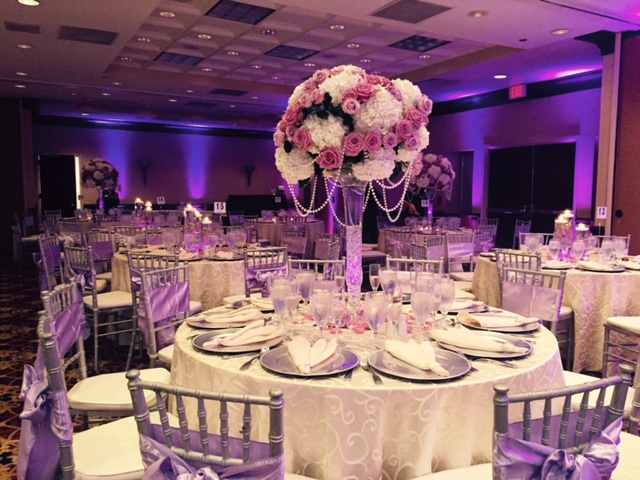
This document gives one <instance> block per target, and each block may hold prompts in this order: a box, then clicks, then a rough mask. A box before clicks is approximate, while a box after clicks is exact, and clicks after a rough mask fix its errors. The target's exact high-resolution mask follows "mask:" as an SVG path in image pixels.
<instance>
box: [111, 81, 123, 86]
mask: <svg viewBox="0 0 640 480" xmlns="http://www.w3.org/2000/svg"><path fill="white" fill-rule="evenodd" d="M111 85H115V86H116V87H119V86H120V85H122V82H111Z"/></svg>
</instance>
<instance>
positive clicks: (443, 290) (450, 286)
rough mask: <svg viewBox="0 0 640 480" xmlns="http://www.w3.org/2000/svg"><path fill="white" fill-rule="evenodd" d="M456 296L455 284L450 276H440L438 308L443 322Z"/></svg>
mask: <svg viewBox="0 0 640 480" xmlns="http://www.w3.org/2000/svg"><path fill="white" fill-rule="evenodd" d="M455 297H456V284H455V282H454V281H453V279H452V278H449V277H442V280H441V282H440V305H439V307H438V310H440V313H441V314H442V318H441V320H442V322H443V323H445V320H446V318H447V315H448V314H449V310H451V306H452V305H453V301H454V299H455Z"/></svg>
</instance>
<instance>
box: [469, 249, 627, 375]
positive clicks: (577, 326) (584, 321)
mask: <svg viewBox="0 0 640 480" xmlns="http://www.w3.org/2000/svg"><path fill="white" fill-rule="evenodd" d="M471 291H472V292H473V294H474V295H475V296H476V298H477V299H478V300H480V301H483V302H485V303H486V304H487V305H490V306H492V307H500V280H499V278H498V268H497V265H496V263H495V262H492V261H491V260H489V259H487V258H482V257H479V258H478V262H477V263H476V269H475V271H474V274H473V286H472V289H471ZM638 291H640V272H638V271H630V270H627V271H625V272H622V273H607V272H587V271H583V270H577V269H570V270H567V276H566V280H565V283H564V297H563V300H562V303H563V304H564V305H568V306H569V307H571V308H572V309H573V316H574V333H575V340H574V356H573V371H574V372H580V371H582V370H586V371H591V372H598V371H600V370H602V353H603V348H604V322H605V320H606V319H607V317H611V316H638V315H640V296H638V294H637V293H638Z"/></svg>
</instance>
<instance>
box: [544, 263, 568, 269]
mask: <svg viewBox="0 0 640 480" xmlns="http://www.w3.org/2000/svg"><path fill="white" fill-rule="evenodd" d="M571 267H572V265H571V264H570V263H567V264H566V265H556V266H554V265H553V264H551V266H548V265H545V264H543V265H542V269H543V270H569V269H570V268H571Z"/></svg>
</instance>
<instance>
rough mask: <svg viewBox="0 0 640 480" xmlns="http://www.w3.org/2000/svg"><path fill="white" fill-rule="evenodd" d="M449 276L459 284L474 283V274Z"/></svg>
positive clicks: (466, 273) (460, 273) (452, 274)
mask: <svg viewBox="0 0 640 480" xmlns="http://www.w3.org/2000/svg"><path fill="white" fill-rule="evenodd" d="M449 276H450V277H451V278H453V279H454V280H456V281H459V282H469V283H471V282H472V281H473V272H451V273H449Z"/></svg>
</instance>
